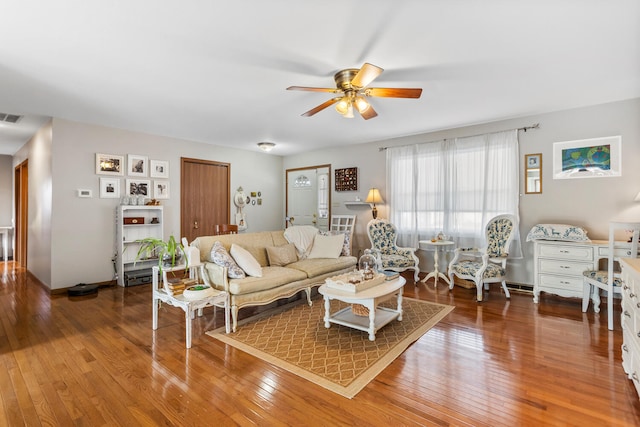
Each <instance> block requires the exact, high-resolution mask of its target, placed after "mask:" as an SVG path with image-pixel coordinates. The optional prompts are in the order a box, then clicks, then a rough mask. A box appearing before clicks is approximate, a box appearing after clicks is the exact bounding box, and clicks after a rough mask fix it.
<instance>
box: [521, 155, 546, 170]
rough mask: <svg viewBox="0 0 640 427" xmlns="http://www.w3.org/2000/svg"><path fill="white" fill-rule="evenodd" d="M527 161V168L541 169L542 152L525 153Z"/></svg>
mask: <svg viewBox="0 0 640 427" xmlns="http://www.w3.org/2000/svg"><path fill="white" fill-rule="evenodd" d="M525 161H526V162H527V164H526V167H527V169H540V164H541V163H542V154H541V153H537V154H525Z"/></svg>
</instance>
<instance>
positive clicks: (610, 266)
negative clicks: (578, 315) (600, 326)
mask: <svg viewBox="0 0 640 427" xmlns="http://www.w3.org/2000/svg"><path fill="white" fill-rule="evenodd" d="M616 230H626V231H630V232H633V234H632V236H631V248H630V249H629V247H628V244H626V245H625V247H624V248H621V247H619V246H618V245H616V241H615V232H616ZM639 236H640V223H637V222H612V223H610V224H609V248H608V250H607V253H606V254H603V255H604V256H603V257H602V258H601V259H606V260H607V269H606V270H600V269H596V270H587V271H585V272H584V273H582V275H583V278H582V280H583V285H582V286H583V294H582V312H583V313H585V312H586V311H587V309H588V308H589V297H591V300H592V301H593V311H595V312H596V313H599V312H600V289H602V290H604V291H607V317H608V328H609V330H611V331H612V330H613V296H614V294H619V293H622V287H623V286H624V283H623V282H622V278H621V277H620V271H619V269H618V268H616V262H617V261H618V260H619V259H620V258H637V257H638V240H639Z"/></svg>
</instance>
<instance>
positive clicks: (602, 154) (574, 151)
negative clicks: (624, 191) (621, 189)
mask: <svg viewBox="0 0 640 427" xmlns="http://www.w3.org/2000/svg"><path fill="white" fill-rule="evenodd" d="M621 143H622V137H621V136H619V135H618V136H607V137H604V138H591V139H581V140H576V141H565V142H555V143H554V144H553V179H573V178H604V177H612V176H621V175H622V170H621V169H622V155H621V153H620V148H621V147H620V146H621Z"/></svg>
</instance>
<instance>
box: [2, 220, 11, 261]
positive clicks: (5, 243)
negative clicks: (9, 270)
mask: <svg viewBox="0 0 640 427" xmlns="http://www.w3.org/2000/svg"><path fill="white" fill-rule="evenodd" d="M11 230H13V227H11V226H8V227H0V234H2V251H3V253H2V255H3V256H4V258H2V259H3V260H4V261H9V232H10V231H11Z"/></svg>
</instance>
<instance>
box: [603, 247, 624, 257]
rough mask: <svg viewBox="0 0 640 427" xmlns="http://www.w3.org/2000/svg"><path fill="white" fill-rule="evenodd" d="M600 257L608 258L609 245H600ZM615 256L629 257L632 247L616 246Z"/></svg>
mask: <svg viewBox="0 0 640 427" xmlns="http://www.w3.org/2000/svg"><path fill="white" fill-rule="evenodd" d="M597 253H598V256H597V257H598V258H606V257H608V256H609V247H598V252H597ZM613 256H614V257H616V258H629V257H630V256H631V249H630V248H614V249H613Z"/></svg>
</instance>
